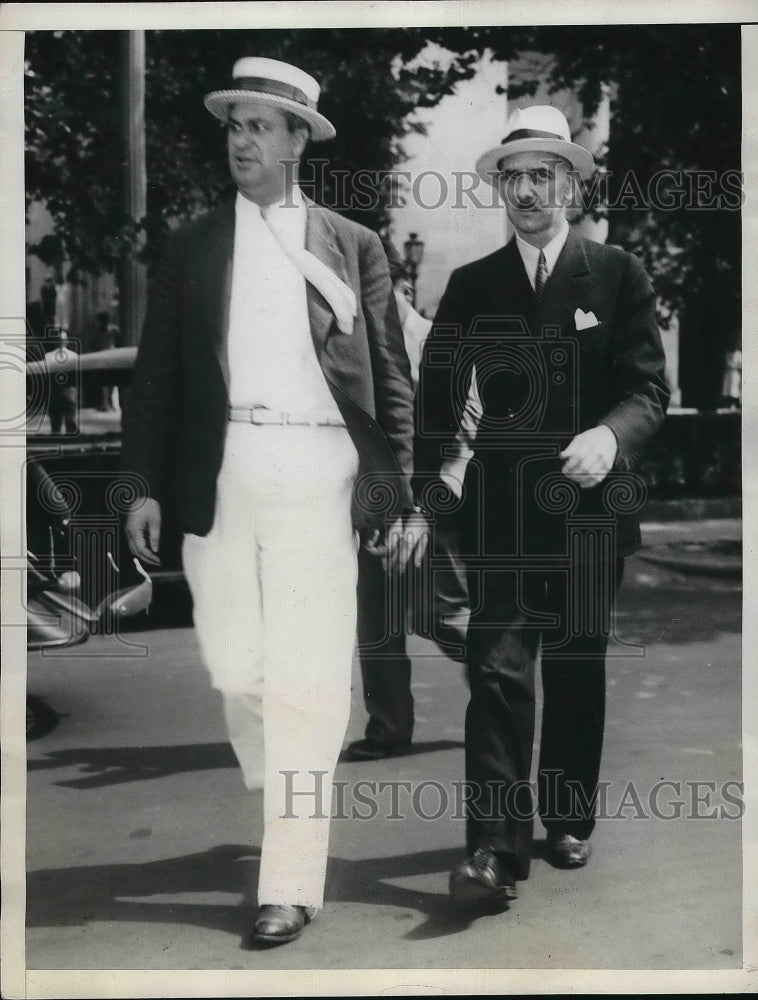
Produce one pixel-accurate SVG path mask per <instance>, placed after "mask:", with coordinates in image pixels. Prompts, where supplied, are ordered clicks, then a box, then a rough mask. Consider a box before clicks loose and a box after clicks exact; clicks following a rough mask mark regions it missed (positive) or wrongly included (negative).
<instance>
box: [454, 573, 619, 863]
mask: <svg viewBox="0 0 758 1000" xmlns="http://www.w3.org/2000/svg"><path fill="white" fill-rule="evenodd" d="M469 572H470V576H471V577H473V578H474V579H472V580H471V585H472V586H473V585H474V582H476V583H477V584H478V586H479V587H480V592H481V595H482V601H481V605H480V606H479V607H478V608H477V609H476V611H475V612H474V613H473V614H472V618H471V623H470V625H469V633H468V667H469V680H470V684H471V699H470V702H469V705H468V709H467V712H466V781H467V793H468V795H469V800H468V803H467V840H468V849H469V851H473V850H475V849H476V848H477V847H483V846H488V847H492V848H494V850H495V851H497V852H498V853H499V854H503V855H507V856H509V861H510V864H511V866H512V867H513V869H514V875H515V876H516V877H517V878H526V877H527V875H528V873H529V863H530V858H531V843H532V825H533V824H532V815H533V798H532V792H531V788H530V786H529V778H530V772H531V764H532V744H533V740H534V713H535V695H534V687H535V684H534V668H535V663H536V659H537V655H538V653H539V652H540V647H541V660H542V681H543V690H544V708H543V718H542V732H541V740H540V757H539V774H538V782H537V784H538V792H539V795H538V799H539V814H540V817H541V819H542V821H543V823H544V824H545V826H546V827H550V826H553V827H556V828H559V829H561V830H564V831H566V832H568V833H572V834H573V835H574V836H577V837H580V838H582V839H585V838H587V837H588V836H589V835H590V833H591V832H592V829H593V827H594V803H593V796H594V795H595V793H596V789H597V782H598V776H599V771H600V758H601V753H602V746H603V729H604V721H605V653H606V647H607V643H608V634H609V631H610V620H611V612H612V608H613V603H614V600H615V595H616V591H617V589H618V586H619V584H620V582H621V577H622V574H623V559H619V560H616V561H613V562H604V563H588V564H579V565H576V564H575V565H574V566H573V567H571V570H570V572H567V571H565V570H560V569H553V570H548V569H525V570H522V571H516V570H512V569H508V570H502V571H501V570H495V569H493V570H489V569H488V570H485V571H482V570H481V569H474V568H470V570H469Z"/></svg>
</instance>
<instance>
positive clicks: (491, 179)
mask: <svg viewBox="0 0 758 1000" xmlns="http://www.w3.org/2000/svg"><path fill="white" fill-rule="evenodd" d="M514 153H551V154H552V155H553V156H560V157H562V158H563V159H564V160H568V161H569V163H570V164H571V166H572V167H573V168H574V170H577V171H578V172H579V173H580V174H581V176H582V177H583V178H584V179H585V180H587V178H589V177H591V176H592V174H593V171H594V170H595V159H594V157H593V155H592V153H590V151H589V150H588V149H585V148H584V146H580V145H578V143H576V142H566V141H565V140H564V139H515V140H514V141H513V142H505V143H502V144H501V145H500V146H496V147H495V148H494V149H488V150H487V152H486V153H483V154H482V155H481V156H480V157H479V159H478V160H477V161H476V172H477V173H478V174H479V176H480V177H481V178H482V180H485V181H487V183H488V184H491V185H492V186H493V187H497V185H498V177H499V176H500V161H501V160H502V159H503V158H504V157H506V156H513V154H514Z"/></svg>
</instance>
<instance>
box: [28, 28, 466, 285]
mask: <svg viewBox="0 0 758 1000" xmlns="http://www.w3.org/2000/svg"><path fill="white" fill-rule="evenodd" d="M118 36H119V33H118V32H79V31H67V32H62V31H56V32H32V33H30V34H29V35H28V36H27V50H26V109H27V120H26V142H27V150H26V182H27V183H26V190H27V199H28V201H31V200H34V199H37V200H42V201H45V202H46V203H47V207H48V209H49V211H50V212H51V214H52V216H53V219H54V222H55V236H54V237H52V238H48V239H47V240H45V241H43V242H42V243H41V244H39V245H37V246H36V247H32V248H30V249H31V250H32V252H36V253H38V254H39V255H40V256H42V257H43V259H45V260H46V261H47V262H49V263H55V262H57V261H59V260H61V259H62V258H63V256H64V255H65V257H66V258H67V260H68V261H69V262H70V264H71V267H72V276H75V275H76V274H77V273H82V272H84V273H98V272H101V271H112V270H114V269H115V267H116V265H117V263H118V260H119V257H120V254H121V253H122V251H123V249H124V247H125V246H126V247H127V248H128V247H129V246H131V245H132V244H133V242H134V240H135V238H136V236H137V233H138V230H139V228H140V227H141V228H142V229H143V230H144V231H145V232H146V234H147V242H146V248H145V254H146V256H147V257H148V259H150V257H151V256H152V254H153V253H154V251H155V248H156V246H157V245H158V243H159V242H160V236H161V234H162V231H163V230H164V229H165V228H166V226H167V225H168V224H169V223H170V221H172V220H176V219H183V218H188V217H191V216H192V215H194V214H196V213H197V212H198V211H200V210H202V209H205V208H207V207H208V206H209V205H211V204H213V203H214V202H215V201H217V200H218V198H220V197H221V196H222V195H223V194H224V193H225V192H226V191H228V190H229V186H230V179H229V172H228V168H227V165H226V146H225V138H224V133H223V129H222V127H221V125H220V123H219V122H218V121H217V120H216V119H215V118H213V117H212V116H211V115H210V114H209V113H208V112H207V111H206V109H205V107H204V106H203V103H202V98H203V95H204V94H206V93H208V92H209V91H211V90H215V89H219V88H220V87H223V86H224V85H225V84H226V82H227V81H228V80H229V79H230V75H231V67H232V64H233V63H234V61H235V60H236V59H238V58H240V57H241V56H244V55H253V54H254V55H260V56H267V57H269V58H275V59H284V60H286V61H288V62H293V63H295V64H297V65H298V66H301V67H302V68H303V69H305V70H306V71H308V72H310V73H312V74H313V75H314V76H315V77H316V78H317V79H318V80H319V81H320V83H321V86H322V95H321V100H320V103H319V108H320V110H321V111H322V112H323V113H324V114H325V115H326V116H327V117H328V118H329V119H330V120H331V121H332V122H333V123H334V125H335V127H336V130H337V138H336V139H334V140H332V141H330V142H326V143H318V144H313V145H311V146H310V147H309V150H308V151H307V154H306V157H305V160H304V163H303V169H302V174H303V176H304V177H305V178H306V179H312V181H313V189H314V193H315V195H316V196H317V198H318V199H319V200H323V201H324V202H325V203H327V204H335V203H338V202H339V200H340V190H341V188H340V185H341V184H342V182H341V180H340V178H344V177H345V176H353V175H354V174H355V173H356V171H358V170H361V171H364V172H371V173H372V174H375V175H376V177H377V183H376V184H375V185H374V188H375V190H374V191H371V192H370V193H369V195H368V196H367V197H366V198H364V204H365V206H366V207H364V208H361V207H360V206H358V207H352V208H350V207H348V208H347V211H346V214H349V215H352V216H353V217H355V218H358V219H359V220H360V221H362V222H364V223H365V224H366V225H369V226H371V227H372V228H374V229H376V230H380V231H381V229H382V228H383V227H384V226H386V224H387V221H388V220H387V211H386V206H387V203H388V200H389V197H390V192H389V191H387V190H385V189H384V186H383V185H382V182H381V177H382V176H383V175H386V174H387V173H388V172H390V171H391V170H392V169H393V167H395V166H396V165H397V163H398V162H399V161H401V160H402V156H403V154H402V145H401V140H402V137H403V136H404V135H406V134H407V133H408V132H409V131H411V130H412V129H414V128H418V127H419V126H417V125H415V124H414V122H413V121H412V120H411V118H410V117H409V116H411V113H412V112H413V111H414V110H415V109H416V108H417V107H419V106H431V105H433V104H436V103H437V102H438V101H439V100H440V99H441V97H442V96H444V95H445V94H447V93H450V92H451V91H452V89H453V86H454V84H455V82H457V81H458V80H460V79H464V78H466V77H468V76H471V75H473V73H474V71H475V64H476V60H477V56H476V53H473V52H472V53H469V54H461V55H458V56H455V57H454V58H452V60H450V61H449V62H447V63H446V65H445V66H444V68H442V67H437V66H434V65H427V64H420V65H416V66H413V65H409V64H410V63H412V60H413V59H414V57H415V56H416V55H418V53H419V52H420V51H421V49H423V47H424V46H425V44H426V38H425V34H424V32H422V31H419V30H411V29H379V30H363V29H303V30H298V31H284V30H265V31H263V30H261V31H254V30H250V31H233V32H232V31H224V30H219V31H149V32H147V33H146V80H145V91H146V113H145V119H146V121H145V131H146V150H147V151H146V159H147V177H148V194H147V214H146V217H145V218H144V219H141V220H130V219H127V218H126V217H125V216H124V212H123V208H122V196H121V173H122V171H121V165H122V159H123V157H122V156H121V154H120V148H121V147H120V140H119V125H118V80H117V77H116V70H115V67H117V66H118V45H119V37H118ZM325 159H326V160H328V167H327V168H324V167H322V166H321V165H320V164H319V162H318V161H323V160H325ZM314 161H315V162H314ZM343 186H344V185H343Z"/></svg>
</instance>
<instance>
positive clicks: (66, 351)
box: [45, 329, 79, 434]
mask: <svg viewBox="0 0 758 1000" xmlns="http://www.w3.org/2000/svg"><path fill="white" fill-rule="evenodd" d="M49 345H50V347H51V349H50V350H48V351H46V353H45V364H46V366H47V370H48V379H47V385H48V405H47V413H48V416H49V418H50V432H51V433H52V434H60V433H61V430H62V429H63V426H64V424H65V427H66V433H67V434H76V433H78V431H79V414H78V410H79V388H78V384H79V383H78V377H77V376H78V373H77V368H76V364H77V354H76V351H74V350H72V349H71V344H70V341H69V339H68V333H67V332H66V331H65V330H62V329H61V330H58V331H57V332H56V333H55V334H54V335H53V339H52V340H51V341H49Z"/></svg>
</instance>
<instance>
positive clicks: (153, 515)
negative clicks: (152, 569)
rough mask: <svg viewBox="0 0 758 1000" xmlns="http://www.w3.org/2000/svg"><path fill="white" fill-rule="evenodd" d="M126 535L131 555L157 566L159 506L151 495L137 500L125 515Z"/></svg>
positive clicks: (159, 533) (159, 534)
mask: <svg viewBox="0 0 758 1000" xmlns="http://www.w3.org/2000/svg"><path fill="white" fill-rule="evenodd" d="M126 537H127V540H128V542H129V548H130V549H131V550H132V555H135V556H136V557H137V558H138V559H141V560H142V561H143V562H146V563H148V564H149V565H151V566H159V565H160V559H159V558H158V546H159V545H160V540H161V506H160V504H159V503H158V501H157V500H153V498H152V497H146V498H145V499H143V500H138V501H137V502H136V503H135V504H134V506H133V507H132V509H131V510H130V511H129V513H128V514H127V516H126Z"/></svg>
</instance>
